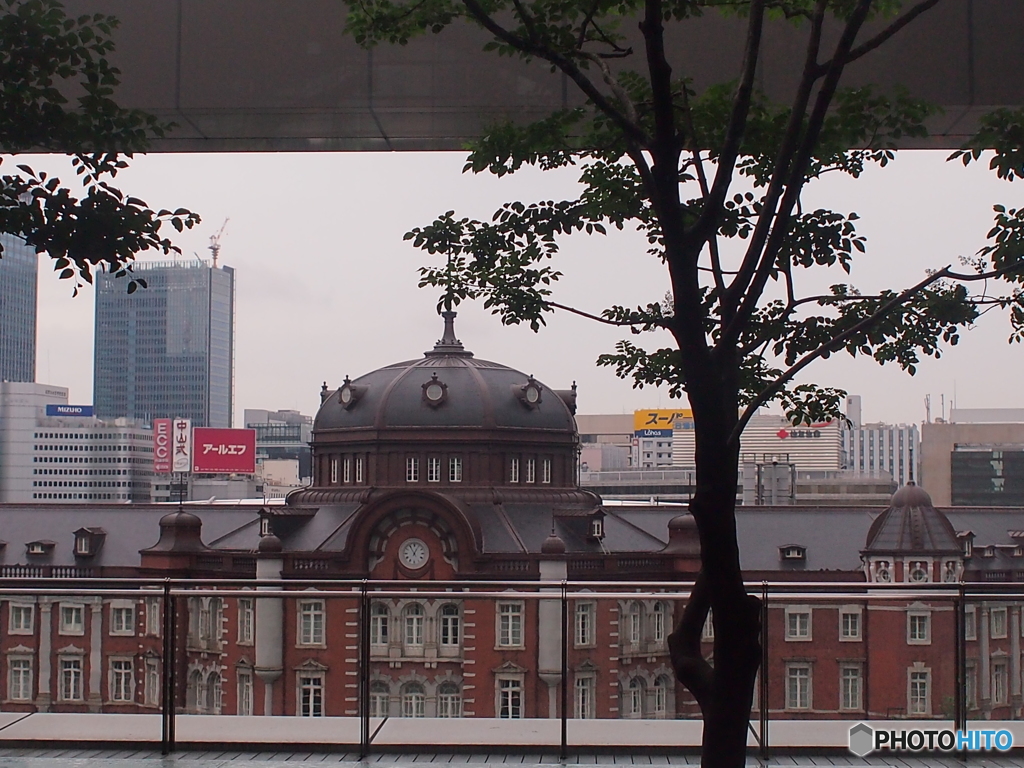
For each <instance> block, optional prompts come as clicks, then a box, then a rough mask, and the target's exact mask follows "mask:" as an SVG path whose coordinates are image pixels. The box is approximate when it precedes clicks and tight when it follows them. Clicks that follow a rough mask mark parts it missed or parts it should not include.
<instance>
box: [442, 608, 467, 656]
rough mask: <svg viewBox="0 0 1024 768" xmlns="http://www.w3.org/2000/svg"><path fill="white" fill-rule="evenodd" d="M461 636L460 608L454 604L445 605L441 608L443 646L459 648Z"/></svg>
mask: <svg viewBox="0 0 1024 768" xmlns="http://www.w3.org/2000/svg"><path fill="white" fill-rule="evenodd" d="M461 636H462V632H461V621H460V617H459V606H457V605H455V604H454V603H448V604H446V605H443V606H442V607H441V638H440V639H441V645H447V646H457V645H458V644H459V642H460V639H459V638H460V637H461Z"/></svg>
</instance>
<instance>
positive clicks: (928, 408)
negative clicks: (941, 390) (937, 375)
mask: <svg viewBox="0 0 1024 768" xmlns="http://www.w3.org/2000/svg"><path fill="white" fill-rule="evenodd" d="M924 420H925V422H927V423H928V424H931V423H932V396H931V395H925V396H924Z"/></svg>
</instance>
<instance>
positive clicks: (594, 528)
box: [590, 515, 604, 539]
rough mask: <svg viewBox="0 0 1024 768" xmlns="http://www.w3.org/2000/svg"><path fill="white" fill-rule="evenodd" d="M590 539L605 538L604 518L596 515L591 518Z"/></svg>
mask: <svg viewBox="0 0 1024 768" xmlns="http://www.w3.org/2000/svg"><path fill="white" fill-rule="evenodd" d="M590 538H592V539H603V538H604V516H603V515H595V516H594V517H592V518H590Z"/></svg>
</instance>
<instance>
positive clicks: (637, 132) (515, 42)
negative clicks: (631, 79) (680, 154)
mask: <svg viewBox="0 0 1024 768" xmlns="http://www.w3.org/2000/svg"><path fill="white" fill-rule="evenodd" d="M462 3H463V5H464V6H465V7H466V10H468V11H469V13H470V15H471V16H472V17H473V18H474V19H475V20H476V21H477V23H478V24H480V26H482V27H483V28H484V29H486V30H487V31H488V32H490V33H491V34H492V35H494V37H496V38H497V39H498V40H500V41H501V42H503V43H506V44H507V45H511V46H512V47H513V48H516V49H517V50H519V51H520V52H521V53H524V54H526V55H527V56H537V57H539V58H541V59H544V60H545V61H547V62H550V63H551V64H554V65H555V66H556V67H558V68H559V69H560V70H562V72H564V73H565V74H566V75H568V76H569V78H570V79H571V80H572V81H573V82H574V83H576V85H577V87H579V89H580V90H581V91H583V93H584V95H585V96H586V97H587V98H588V99H590V100H591V101H592V102H593V103H594V106H595V107H597V108H598V109H599V110H601V111H602V112H604V113H605V114H606V115H607V116H608V117H609V118H610V119H611V120H612V122H614V123H615V124H616V125H618V126H619V128H620V129H621V130H622V132H623V133H624V134H625V135H626V138H627V140H629V141H632V142H635V143H637V144H639V145H640V146H646V145H647V144H648V143H649V139H648V137H647V134H646V132H645V131H644V130H643V128H641V127H640V126H639V125H637V124H636V123H634V122H632V121H631V120H629V118H627V117H626V115H624V114H622V112H621V111H620V110H618V109H616V108H615V105H614V104H612V103H611V101H609V100H608V98H607V97H606V96H605V95H604V94H603V93H601V91H599V90H598V89H597V87H596V86H595V85H594V83H593V82H592V81H591V80H590V78H588V77H587V76H586V75H584V74H583V72H582V71H581V70H580V68H579V67H577V66H576V65H575V64H574V63H573V62H572V61H571V60H569V59H567V58H566V57H565V56H562V55H561V54H559V53H556V52H555V51H552V50H551V49H550V48H548V47H547V46H545V45H542V44H540V43H536V44H535V43H532V42H530V41H527V40H524V39H523V38H521V37H519V36H518V35H516V34H513V33H512V32H510V31H509V30H507V29H505V28H504V27H502V26H501V25H500V24H498V23H497V22H496V21H495V20H494V19H492V18H491V17H490V16H489V15H488V14H487V12H486V11H485V10H484V9H483V6H481V5H480V3H479V2H477V0H462ZM524 23H525V20H524Z"/></svg>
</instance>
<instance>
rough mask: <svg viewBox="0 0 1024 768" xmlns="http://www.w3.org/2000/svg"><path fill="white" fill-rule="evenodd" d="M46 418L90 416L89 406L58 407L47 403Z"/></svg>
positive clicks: (90, 407)
mask: <svg viewBox="0 0 1024 768" xmlns="http://www.w3.org/2000/svg"><path fill="white" fill-rule="evenodd" d="M46 415H47V416H92V406H91V405H60V404H56V403H49V404H48V405H47V406H46Z"/></svg>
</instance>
